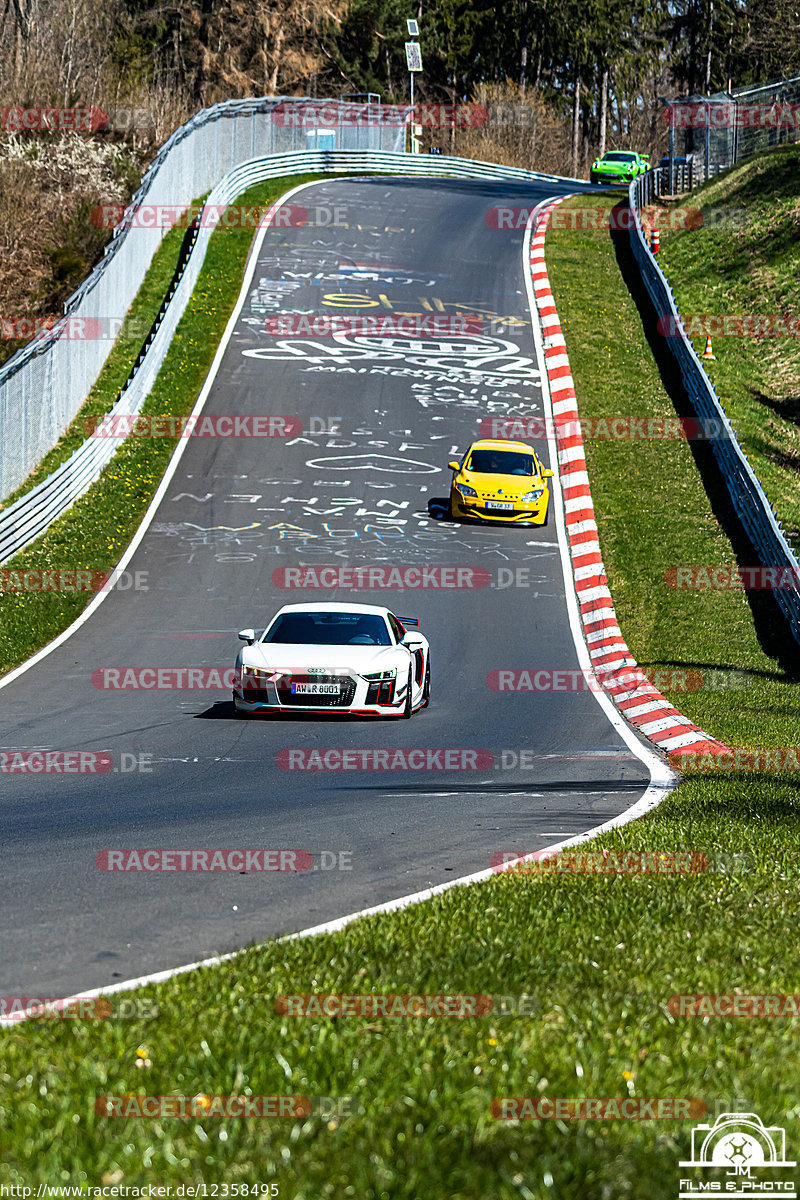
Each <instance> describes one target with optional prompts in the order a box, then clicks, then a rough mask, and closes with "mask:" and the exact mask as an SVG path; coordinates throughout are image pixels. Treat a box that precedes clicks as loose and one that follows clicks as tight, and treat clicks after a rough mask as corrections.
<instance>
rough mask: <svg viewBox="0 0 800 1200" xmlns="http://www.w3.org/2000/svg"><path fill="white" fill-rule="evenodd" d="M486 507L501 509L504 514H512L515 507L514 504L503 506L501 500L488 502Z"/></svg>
mask: <svg viewBox="0 0 800 1200" xmlns="http://www.w3.org/2000/svg"><path fill="white" fill-rule="evenodd" d="M486 507H487V508H501V509H502V510H503V512H511V510H512V509H513V507H514V505H513V504H501V503H500V501H499V500H487V501H486Z"/></svg>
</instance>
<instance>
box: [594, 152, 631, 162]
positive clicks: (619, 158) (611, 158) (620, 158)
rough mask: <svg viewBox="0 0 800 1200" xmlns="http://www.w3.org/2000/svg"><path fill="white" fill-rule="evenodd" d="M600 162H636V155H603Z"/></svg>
mask: <svg viewBox="0 0 800 1200" xmlns="http://www.w3.org/2000/svg"><path fill="white" fill-rule="evenodd" d="M600 161H601V162H621V163H627V162H636V155H635V154H614V153H611V154H604V155H603V157H602V159H601V160H600Z"/></svg>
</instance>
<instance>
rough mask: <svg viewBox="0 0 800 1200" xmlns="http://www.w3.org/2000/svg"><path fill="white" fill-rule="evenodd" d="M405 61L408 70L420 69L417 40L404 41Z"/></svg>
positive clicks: (420, 53) (419, 52) (419, 51)
mask: <svg viewBox="0 0 800 1200" xmlns="http://www.w3.org/2000/svg"><path fill="white" fill-rule="evenodd" d="M406 63H407V64H408V69H409V71H421V70H422V51H421V50H420V48H419V42H406Z"/></svg>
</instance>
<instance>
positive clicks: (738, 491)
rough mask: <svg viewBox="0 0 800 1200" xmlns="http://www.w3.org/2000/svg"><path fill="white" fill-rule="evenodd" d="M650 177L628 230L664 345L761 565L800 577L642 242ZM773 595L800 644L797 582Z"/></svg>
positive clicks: (633, 191) (642, 184)
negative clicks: (665, 332)
mask: <svg viewBox="0 0 800 1200" xmlns="http://www.w3.org/2000/svg"><path fill="white" fill-rule="evenodd" d="M650 175H652V172H648V173H647V174H646V175H640V176H639V178H638V179H635V180H634V181H633V183H632V184H631V186H630V189H629V193H628V195H629V200H630V207H631V212H632V214H633V223H632V225H631V229H630V241H631V248H632V250H633V255H634V258H635V259H636V262H637V264H638V266H639V271H640V272H641V276H642V282H643V283H644V286H645V287H646V289H647V292H648V294H649V296H650V299H651V300H652V302H653V307H654V308H655V310H656V313H657V314H658V316H659V318H661V319H662V320H663V321H665V322H667V326H668V328H669V329H670V332H671V333H672V334H673V336H671V337H668V338H667V345H668V347H669V349H670V350H671V352H672V354H673V356H674V358H675V361H676V362H677V364H678V368H679V370H680V374H681V379H682V380H683V385H684V388H685V389H686V393H687V395H688V397H689V399H690V400H691V402H692V404H693V406H694V410H695V413H696V415H697V417H698V418H699V420H700V421H701V422H703V423H704V424H705V427H706V428H707V429H708V430H709V431H713V434H714V436H712V437H710V438H709V445H710V446H711V449H712V452H713V454H714V458H715V459H716V461H717V465H718V466H719V469H720V473H721V474H722V477H723V479H724V481H725V486H726V487H727V489H728V493H729V495H730V498H731V502H732V504H733V508H734V511H735V512H736V515H737V516H738V518H739V520H740V521H741V523H742V527H743V528H744V530H745V532H746V534H747V536H748V538H749V539H750V542H751V545H752V547H753V551H754V553H755V554H756V555H757V557H758V560H759V563H760V564H761V566H764V567H778V568H781V569H782V570H786V571H791V572H792V576H791V577H792V578H794V579H795V580H796V581H797V580H800V566H798V561H797V558H796V557H795V555H794V552H793V551H792V549H791V547H790V546H789V543H788V542H787V541H786V537H785V535H784V532H783V526H782V525H781V522H780V521H779V520H778V518H777V514H776V513H775V510H774V509H773V508H772V506H771V505H770V502H769V500H768V499H767V496H766V493H765V492H764V489H763V488H762V486H761V484H760V482H759V480H758V478H757V476H756V474H755V472H754V470H753V468H752V467H751V465H750V463H749V461H748V458H747V455H746V454H745V453H744V451H743V450H742V447H741V446H740V444H739V441H738V438H737V437H736V432H735V430H734V428H733V426H732V425H731V423H730V420H729V419H728V416H727V414H726V412H725V409H724V408H723V407H722V404H721V403H720V400H719V397H718V396H717V394H716V391H715V390H714V386H713V384H712V383H711V381H710V380H709V378H708V376H707V375H706V373H705V371H704V370H703V365H702V363H701V361H700V359H699V358H698V355H697V352H696V350H695V348H694V346H693V345H692V342H691V340H690V338H689V337H688V336H687V334H686V330H685V327H684V325H683V321H682V319H681V315H680V313H679V312H678V306H677V304H676V303H675V297H674V295H673V292H672V289H671V288H670V286H669V284H668V282H667V280H666V277H665V276H664V274H663V272H662V271H661V268H660V267H659V265H658V263H657V262H656V260H655V258H654V256H653V254H652V253H651V251H650V249H649V247H648V245H647V242H646V240H645V236H644V232H643V230H642V223H641V219H640V217H639V207H640V205H642V204H647V203H649V199H652V196H653V194H654V193H653V181H652V180H651V179H649V176H650ZM773 595H774V597H775V600H776V601H777V603H778V604H779V605H780V608H781V610H782V612H783V614H784V616H785V617H786V620H787V622H788V624H789V628H790V629H791V632H792V635H793V636H794V638H795V640H796V641H797V642H800V587H798V584H797V582H795V585H794V587H790V588H786V587H780V588H775V589H774V591H773Z"/></svg>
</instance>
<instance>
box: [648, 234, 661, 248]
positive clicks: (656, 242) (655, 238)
mask: <svg viewBox="0 0 800 1200" xmlns="http://www.w3.org/2000/svg"><path fill="white" fill-rule="evenodd" d="M650 249H651V250H652V251H653V254H658V252H659V250H660V249H661V242H660V238H659V233H658V230H657V229H654V230H653V232H652V233H651V234H650Z"/></svg>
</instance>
